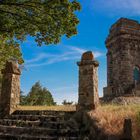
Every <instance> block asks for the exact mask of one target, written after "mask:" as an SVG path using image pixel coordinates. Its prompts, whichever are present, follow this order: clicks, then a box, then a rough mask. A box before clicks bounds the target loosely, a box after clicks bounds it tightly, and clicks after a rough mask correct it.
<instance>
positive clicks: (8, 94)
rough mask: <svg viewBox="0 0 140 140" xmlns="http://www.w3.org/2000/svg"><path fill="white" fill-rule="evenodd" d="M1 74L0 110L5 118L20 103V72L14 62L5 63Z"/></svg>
mask: <svg viewBox="0 0 140 140" xmlns="http://www.w3.org/2000/svg"><path fill="white" fill-rule="evenodd" d="M2 74H3V78H2V90H1V98H0V109H1V113H2V116H5V115H9V114H11V113H12V112H13V111H14V110H15V109H16V106H17V105H18V104H19V101H20V70H19V68H18V65H17V64H16V63H15V62H7V63H6V67H5V69H4V70H2Z"/></svg>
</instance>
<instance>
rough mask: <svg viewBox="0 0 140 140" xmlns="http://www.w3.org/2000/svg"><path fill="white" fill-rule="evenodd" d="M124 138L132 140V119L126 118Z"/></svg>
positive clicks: (124, 139)
mask: <svg viewBox="0 0 140 140" xmlns="http://www.w3.org/2000/svg"><path fill="white" fill-rule="evenodd" d="M122 140H132V121H131V119H125V120H124V128H123V139H122Z"/></svg>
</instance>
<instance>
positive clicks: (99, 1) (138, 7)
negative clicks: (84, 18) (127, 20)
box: [91, 0, 140, 16]
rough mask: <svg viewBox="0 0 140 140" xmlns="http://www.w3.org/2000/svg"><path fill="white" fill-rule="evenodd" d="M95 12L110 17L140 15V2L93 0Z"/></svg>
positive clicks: (136, 0) (135, 0) (139, 0)
mask: <svg viewBox="0 0 140 140" xmlns="http://www.w3.org/2000/svg"><path fill="white" fill-rule="evenodd" d="M91 1H92V7H93V10H96V11H98V12H105V13H104V14H108V15H120V16H137V15H140V0H95V1H94V0H91Z"/></svg>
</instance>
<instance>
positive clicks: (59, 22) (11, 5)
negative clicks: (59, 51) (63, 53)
mask: <svg viewBox="0 0 140 140" xmlns="http://www.w3.org/2000/svg"><path fill="white" fill-rule="evenodd" d="M76 10H80V4H79V3H78V2H77V1H76V0H72V1H70V0H0V19H1V20H0V25H1V27H0V35H4V36H5V37H8V38H9V39H10V40H15V39H16V40H21V41H23V40H24V39H26V37H27V35H30V36H33V37H35V40H36V41H37V43H38V45H41V44H42V42H44V43H45V44H47V45H48V44H52V43H58V42H59V41H60V39H61V37H62V35H66V36H67V37H71V36H72V35H75V34H77V29H76V26H77V24H78V23H79V20H78V18H77V17H76V15H75V11H76Z"/></svg>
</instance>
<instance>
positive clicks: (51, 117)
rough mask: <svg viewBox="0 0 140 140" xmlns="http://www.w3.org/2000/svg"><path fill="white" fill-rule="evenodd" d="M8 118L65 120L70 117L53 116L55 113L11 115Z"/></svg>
mask: <svg viewBox="0 0 140 140" xmlns="http://www.w3.org/2000/svg"><path fill="white" fill-rule="evenodd" d="M6 119H11V120H24V121H38V120H40V121H42V122H43V121H63V120H66V119H68V118H65V117H64V116H53V115H48V116H41V115H10V116H8V117H6Z"/></svg>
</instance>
